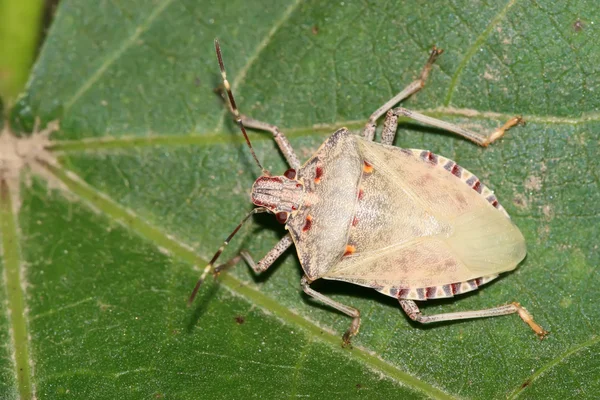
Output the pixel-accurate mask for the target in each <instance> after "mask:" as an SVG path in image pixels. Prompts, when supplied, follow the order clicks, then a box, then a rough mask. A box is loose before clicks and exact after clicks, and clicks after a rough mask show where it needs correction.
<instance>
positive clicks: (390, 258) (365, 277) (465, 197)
mask: <svg viewBox="0 0 600 400" xmlns="http://www.w3.org/2000/svg"><path fill="white" fill-rule="evenodd" d="M358 141H359V145H360V147H361V153H362V155H363V156H364V157H365V160H366V161H368V163H369V165H370V166H371V167H370V168H369V173H368V174H363V177H362V179H361V181H360V184H359V185H360V188H359V190H360V191H361V195H360V196H359V198H358V200H357V205H356V210H357V211H356V217H357V221H356V224H355V226H353V227H352V228H351V229H350V230H349V235H348V243H350V244H351V245H352V246H354V248H355V251H354V252H353V254H351V255H347V256H345V257H341V258H340V261H339V263H338V264H336V265H335V266H334V267H333V268H332V269H330V270H329V271H328V272H327V273H326V275H325V276H323V277H324V278H327V279H338V280H345V281H350V282H354V283H358V284H361V283H362V284H365V285H368V286H377V285H382V286H387V285H393V286H395V287H406V288H415V287H431V286H438V285H445V284H450V283H456V282H463V281H467V280H470V279H475V278H479V277H482V276H485V275H492V274H497V273H500V272H504V271H508V270H512V269H514V268H515V267H516V266H517V264H518V263H519V262H520V261H521V260H522V259H523V257H524V256H525V244H524V239H523V236H522V235H521V233H520V232H519V230H518V229H517V228H516V227H515V226H514V224H513V223H512V222H511V221H510V219H509V218H507V217H506V216H505V214H504V213H503V212H501V211H500V210H498V209H496V208H494V206H492V205H491V204H490V203H489V202H488V201H487V200H486V199H485V198H484V197H482V196H481V194H479V193H478V192H477V191H475V190H473V189H472V188H471V187H469V186H468V185H466V184H465V182H463V181H461V180H460V179H459V178H457V177H456V176H454V175H452V174H451V173H449V172H448V171H446V170H444V169H443V168H441V167H439V166H437V165H435V164H433V163H426V162H424V161H423V160H421V159H420V158H418V157H417V156H415V155H414V154H413V153H411V152H403V151H402V150H401V149H398V148H394V147H390V146H373V145H372V144H370V143H369V142H364V141H362V140H360V139H358ZM382 196H385V197H386V198H385V199H382V198H381V197H382ZM373 232H378V233H377V234H376V235H374V234H373Z"/></svg>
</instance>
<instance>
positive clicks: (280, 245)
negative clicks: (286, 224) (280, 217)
mask: <svg viewBox="0 0 600 400" xmlns="http://www.w3.org/2000/svg"><path fill="white" fill-rule="evenodd" d="M292 243H293V241H292V237H291V236H290V234H289V233H288V234H287V235H285V236H284V237H283V238H281V240H280V241H279V242H277V244H276V245H275V247H273V248H272V249H271V250H269V252H268V253H267V254H266V255H265V256H264V257H263V258H262V259H261V260H260V261H259V262H258V263H257V262H255V261H254V259H253V258H252V256H251V255H250V253H248V251H247V250H242V251H240V254H238V255H237V256H235V257H233V258H232V259H231V260H229V261H227V262H226V263H224V264H221V265H218V266H216V267H215V269H214V273H215V274H219V273H221V272H223V271H224V270H226V269H227V268H229V267H232V266H234V265H235V264H237V263H238V262H240V260H241V259H242V258H243V259H244V261H246V262H247V263H248V265H250V267H251V268H252V270H253V271H254V272H255V273H257V274H260V273H261V272H264V271H266V270H267V269H268V268H269V267H270V266H271V265H273V263H274V262H275V261H276V260H277V259H278V258H279V257H280V256H281V255H282V254H283V253H284V252H285V251H286V250H287V249H288V248H289V247H290V246H291V245H292Z"/></svg>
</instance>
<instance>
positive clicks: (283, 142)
mask: <svg viewBox="0 0 600 400" xmlns="http://www.w3.org/2000/svg"><path fill="white" fill-rule="evenodd" d="M227 105H228V108H229V111H230V112H231V113H232V114H233V115H234V116H238V115H239V118H240V119H241V121H242V123H243V124H244V126H246V127H248V128H253V129H258V130H261V131H267V132H271V134H272V135H273V139H275V143H277V146H279V150H281V152H282V153H283V156H284V157H285V159H286V160H287V163H288V165H289V166H290V167H292V168H294V169H298V168H300V165H301V164H300V160H299V159H298V156H297V155H296V152H295V151H294V149H293V147H292V145H291V144H290V142H289V140H288V139H287V138H286V137H285V135H284V134H283V133H282V132H281V131H280V130H279V128H278V127H277V126H275V125H272V124H269V123H267V122H262V121H257V120H255V119H254V118H250V117H248V116H247V115H241V114H239V112H238V111H237V109H236V108H233V107H232V106H231V103H228V104H227Z"/></svg>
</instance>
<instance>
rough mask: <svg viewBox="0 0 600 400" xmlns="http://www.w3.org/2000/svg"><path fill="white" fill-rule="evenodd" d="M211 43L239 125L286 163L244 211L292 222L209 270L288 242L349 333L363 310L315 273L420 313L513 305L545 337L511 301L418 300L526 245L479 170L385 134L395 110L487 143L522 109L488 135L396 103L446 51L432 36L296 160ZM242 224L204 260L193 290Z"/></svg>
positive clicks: (503, 310) (444, 291) (390, 131)
mask: <svg viewBox="0 0 600 400" xmlns="http://www.w3.org/2000/svg"><path fill="white" fill-rule="evenodd" d="M215 44H216V50H217V56H218V59H219V64H220V66H221V72H222V75H223V80H224V86H225V89H226V90H227V94H228V96H229V101H230V107H231V110H232V112H233V114H234V115H235V116H236V119H237V121H238V124H239V125H240V127H241V128H242V132H243V133H244V136H245V137H246V139H247V135H246V133H245V129H244V126H248V127H253V128H257V129H262V130H267V131H270V132H272V133H273V135H274V139H275V141H276V142H277V144H278V145H279V147H280V149H281V151H282V153H283V154H284V156H285V157H286V159H287V161H288V163H289V164H290V166H291V167H292V168H291V169H289V170H288V171H286V173H285V174H284V175H282V176H272V175H271V174H270V173H269V172H268V171H266V170H265V169H264V168H263V175H262V176H261V177H259V178H258V179H257V180H256V181H255V183H254V185H253V187H252V202H253V203H254V204H255V205H257V206H258V207H257V208H255V209H254V210H253V211H252V212H251V213H250V214H248V216H247V217H246V218H245V219H244V221H243V222H245V221H246V220H247V219H248V218H249V216H250V215H252V214H254V213H258V212H270V213H273V214H275V216H276V217H277V220H278V221H280V222H282V223H285V228H286V230H288V231H289V233H287V234H286V235H285V236H284V237H283V238H282V239H281V240H280V241H279V243H278V244H277V245H276V246H275V247H274V248H273V249H272V250H271V251H270V252H269V253H268V254H267V255H266V256H265V257H264V258H263V259H262V260H260V261H259V262H258V263H255V262H254V261H253V259H252V258H251V256H250V255H249V254H248V253H247V252H245V251H243V252H242V253H240V256H238V257H235V258H234V259H233V260H231V261H230V262H228V263H226V264H224V265H222V266H218V267H216V268H214V271H216V272H219V271H220V270H222V269H223V268H225V267H227V266H229V265H232V264H234V263H236V262H238V261H239V260H240V258H244V259H245V260H246V261H247V262H248V263H249V264H250V266H251V267H252V268H253V269H254V271H255V272H257V273H258V272H262V271H264V270H266V269H267V268H268V267H269V266H270V265H271V264H272V263H273V262H274V261H275V260H276V259H277V258H278V257H279V256H280V255H281V254H282V253H283V252H284V251H285V250H286V249H287V248H289V247H290V246H291V245H292V244H294V246H295V247H296V250H297V253H298V257H299V259H300V263H301V264H302V268H303V270H304V277H303V278H302V280H301V286H302V288H303V290H304V291H305V293H307V294H308V295H310V296H312V297H314V298H316V299H317V300H319V301H321V302H323V303H325V304H327V305H329V306H331V307H333V308H335V309H338V310H339V311H341V312H343V313H345V314H347V315H349V316H351V317H352V318H353V320H352V323H351V326H350V328H349V329H348V330H347V331H346V333H345V334H344V336H343V341H344V342H343V343H344V344H348V343H349V342H350V339H351V337H352V336H354V335H356V334H357V333H358V330H359V327H360V312H359V311H358V310H357V309H355V308H352V307H349V306H346V305H344V304H341V303H339V302H336V301H334V300H333V299H330V298H329V297H327V296H325V295H323V294H321V293H318V292H316V291H315V290H313V289H312V288H311V287H310V283H311V282H313V281H314V280H316V279H320V278H323V279H331V280H340V281H346V282H350V283H354V284H357V285H361V286H366V287H370V288H373V289H375V290H377V291H379V292H381V293H383V294H385V295H388V296H391V297H394V298H397V299H398V300H399V302H400V305H401V306H402V308H403V309H404V311H405V312H406V313H407V314H408V316H409V317H410V318H411V319H413V320H415V321H419V322H422V323H429V322H436V321H447V320H456V319H465V318H479V317H489V316H496V315H505V314H511V313H518V314H519V315H520V316H521V318H522V319H523V320H524V321H525V322H527V323H528V324H529V325H530V326H531V328H532V329H533V330H534V331H535V332H536V334H538V335H539V336H540V337H541V338H543V337H544V336H545V335H546V334H547V332H546V331H545V330H543V329H542V328H541V327H540V326H539V325H537V324H536V323H535V322H533V319H532V318H531V316H530V315H529V313H527V311H526V310H525V309H524V308H523V307H521V306H520V305H519V304H518V303H511V304H507V305H503V306H499V307H495V308H491V309H486V310H476V311H465V312H458V313H448V314H438V315H433V316H425V315H423V314H422V313H421V312H420V310H419V308H418V307H417V305H416V303H415V302H414V300H427V299H433V298H443V297H452V296H454V295H456V294H461V293H465V292H468V291H472V290H475V289H477V288H478V287H479V286H480V285H482V284H484V283H487V282H489V281H491V280H493V279H494V278H496V277H497V276H498V274H499V273H502V272H505V271H510V270H512V269H514V268H516V266H517V265H518V264H519V262H520V261H521V260H522V259H523V258H524V257H525V254H526V247H525V239H524V238H523V235H522V234H521V232H520V231H519V229H518V228H517V227H516V226H515V225H514V223H513V222H512V221H511V220H510V217H509V216H508V214H507V213H506V211H505V210H504V208H502V206H501V205H500V204H499V202H498V200H497V199H496V197H495V196H494V194H493V192H492V191H490V190H489V189H488V188H487V187H486V186H485V185H484V184H483V183H481V182H480V181H479V179H477V177H476V176H475V175H473V174H471V173H470V172H469V171H467V170H465V169H463V168H461V167H460V166H458V165H457V164H456V163H455V162H454V161H452V160H449V159H446V158H444V157H441V156H438V155H435V154H433V153H431V152H430V151H427V150H415V149H400V148H397V147H394V146H392V145H391V144H392V142H393V139H394V136H395V133H396V128H397V123H398V116H406V117H409V118H412V119H415V120H417V121H420V122H423V123H426V124H429V125H433V126H436V127H440V128H444V129H447V130H449V131H451V132H454V133H457V134H459V135H461V136H463V137H466V138H468V139H470V140H472V141H474V142H476V143H478V144H480V145H483V146H487V145H488V144H489V143H491V142H493V141H494V140H496V139H498V138H499V137H501V136H502V135H503V134H504V132H505V131H506V130H507V129H509V128H510V127H512V126H514V125H516V124H518V123H520V122H521V119H520V118H518V117H516V118H513V119H511V120H510V121H509V122H507V123H506V124H505V125H504V126H502V127H501V128H499V129H498V130H496V131H494V132H493V133H492V134H491V135H489V136H485V135H481V134H477V133H475V132H471V131H467V130H465V129H463V128H461V127H459V126H456V125H452V124H449V123H447V122H444V121H440V120H437V119H433V118H430V117H427V116H425V115H422V114H419V113H416V112H414V111H410V110H407V109H405V108H402V107H398V108H393V106H394V105H395V104H396V103H398V102H399V101H401V100H403V99H404V98H406V97H408V96H410V95H411V94H413V93H415V92H416V91H418V90H420V89H421V88H422V87H423V86H424V83H425V80H426V78H427V76H428V74H429V72H430V70H431V67H432V65H433V63H434V61H435V59H436V58H437V57H438V56H439V55H440V54H441V50H438V49H436V48H434V49H433V50H432V52H431V55H430V57H429V60H428V61H427V63H426V65H425V67H424V69H423V71H422V73H421V76H420V79H418V80H416V81H415V82H413V83H411V84H410V85H409V86H408V87H407V88H406V89H404V90H403V91H402V92H400V93H399V94H398V95H397V96H395V97H394V98H393V99H391V100H390V101H388V102H387V103H386V104H384V105H383V106H382V107H381V108H380V109H378V110H377V111H375V113H373V115H371V117H370V119H369V122H367V124H366V126H365V128H364V129H363V132H362V134H361V135H354V134H352V133H350V132H349V131H348V130H347V129H345V128H342V129H340V130H338V131H336V132H335V133H334V134H333V135H332V136H331V137H329V139H327V140H326V141H325V143H323V145H322V146H321V147H320V148H319V150H318V151H317V152H316V153H315V155H314V156H313V157H311V158H310V159H309V160H308V161H307V162H306V163H305V164H304V165H300V162H299V160H298V157H297V156H296V155H295V153H294V150H293V149H292V147H291V145H290V144H289V142H288V141H287V139H286V138H285V136H284V135H283V134H282V133H281V132H280V131H279V129H278V128H277V127H275V126H273V125H270V124H266V123H263V122H259V121H255V120H253V119H251V118H248V117H245V116H241V115H239V113H238V111H237V107H236V105H235V101H234V99H233V95H232V94H231V90H230V88H229V83H228V81H227V79H226V75H225V70H224V67H223V62H222V59H221V53H220V48H219V46H218V43H217V42H215ZM386 113H387V115H386V118H385V122H384V127H383V131H382V143H381V144H379V143H375V142H374V141H373V138H374V134H375V128H376V121H377V119H378V118H379V117H381V116H382V115H383V114H386ZM247 142H248V144H249V140H248V139H247ZM250 149H251V151H252V154H253V156H254V158H255V160H256V162H257V164H258V165H259V166H260V162H259V161H258V159H257V158H256V155H255V154H254V151H253V150H252V148H251V146H250ZM261 168H262V166H261ZM243 222H242V223H243ZM240 226H241V224H240V225H238V227H237V228H236V229H235V230H234V232H233V233H232V234H231V235H230V236H229V237H228V238H227V240H226V241H225V243H224V245H223V246H222V247H221V249H219V251H218V252H217V253H216V254H215V256H214V257H213V259H212V260H211V262H210V263H209V265H208V266H207V267H206V269H205V272H204V274H203V276H202V277H201V279H200V281H199V282H198V284H197V285H196V288H195V290H194V293H193V294H192V298H193V296H194V295H195V293H196V291H197V290H198V287H199V284H200V283H201V282H202V281H203V279H204V277H205V275H206V274H207V273H208V272H209V271H211V270H213V264H214V262H215V261H216V259H217V258H218V256H219V255H220V254H221V251H222V250H223V248H224V246H225V245H226V244H227V243H228V242H229V240H230V239H231V237H232V236H233V235H234V234H235V233H236V232H237V230H238V229H239V228H240Z"/></svg>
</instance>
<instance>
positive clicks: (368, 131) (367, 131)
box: [362, 46, 443, 144]
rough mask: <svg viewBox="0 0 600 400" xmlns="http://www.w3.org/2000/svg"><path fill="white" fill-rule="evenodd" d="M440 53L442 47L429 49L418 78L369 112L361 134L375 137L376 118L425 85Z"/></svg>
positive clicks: (370, 138)
mask: <svg viewBox="0 0 600 400" xmlns="http://www.w3.org/2000/svg"><path fill="white" fill-rule="evenodd" d="M442 53H443V50H442V49H438V48H436V47H435V46H434V47H433V49H431V53H429V59H428V60H427V63H425V66H424V67H423V70H422V71H421V75H420V76H419V79H417V80H416V81H414V82H412V83H411V84H410V85H408V86H407V87H405V88H404V89H403V90H402V91H401V92H400V93H398V94H397V95H395V96H394V97H392V98H391V99H390V100H389V101H388V102H386V103H385V104H384V105H382V106H381V107H379V108H378V109H377V110H376V111H375V112H374V113H373V114H371V116H370V117H369V121H368V122H367V124H366V125H365V127H364V128H363V131H362V136H363V137H364V138H365V139H367V140H373V138H374V137H375V129H376V128H377V120H378V119H379V118H380V117H381V116H382V115H383V114H385V113H386V112H387V111H388V110H390V109H391V108H392V107H394V105H396V104H398V103H399V102H401V101H402V100H404V99H406V98H407V97H409V96H411V95H413V94H414V93H416V92H418V91H419V90H421V89H423V87H424V86H425V81H426V80H427V77H428V76H429V73H430V72H431V67H433V63H434V62H435V60H436V59H437V58H438V56H439V55H440V54H442ZM395 132H396V131H395V130H394V134H395ZM383 140H384V137H382V142H383ZM391 140H392V141H393V140H394V138H393V136H392V138H391ZM386 144H391V141H390V143H386Z"/></svg>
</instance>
